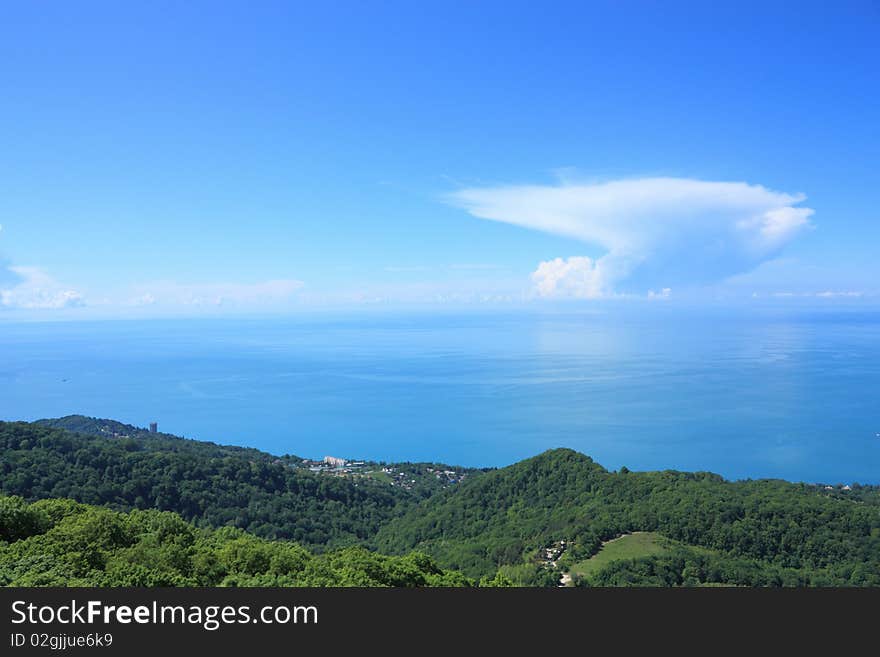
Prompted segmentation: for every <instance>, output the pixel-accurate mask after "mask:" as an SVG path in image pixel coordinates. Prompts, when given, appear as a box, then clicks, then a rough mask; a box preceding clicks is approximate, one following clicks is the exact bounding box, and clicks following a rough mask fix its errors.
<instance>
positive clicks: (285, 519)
mask: <svg viewBox="0 0 880 657" xmlns="http://www.w3.org/2000/svg"><path fill="white" fill-rule="evenodd" d="M120 426H125V425H120ZM0 454H2V459H0V492H2V493H7V494H12V495H21V496H22V497H24V498H26V499H28V500H38V499H43V498H52V497H65V498H71V499H75V500H77V501H79V502H84V503H87V504H100V505H105V506H108V507H110V508H113V509H118V510H128V509H159V510H162V511H174V512H177V513H179V514H180V515H181V516H183V517H184V518H185V519H187V520H192V521H194V522H195V523H196V524H199V525H203V526H212V527H223V526H233V527H238V528H240V529H245V530H247V531H249V532H251V533H253V534H256V535H258V536H262V537H265V538H284V539H292V540H296V541H299V542H301V543H303V544H305V545H309V546H312V547H314V548H318V549H326V548H327V547H333V546H342V545H351V544H356V543H360V542H363V541H365V540H367V539H369V538H371V537H372V536H373V535H374V534H375V533H376V531H377V530H378V528H379V527H380V526H381V525H382V524H383V523H385V522H387V521H388V520H389V519H390V518H391V517H392V516H393V515H395V514H398V513H400V510H401V506H407V505H410V504H412V503H413V502H414V501H415V499H416V498H415V497H414V496H413V495H411V494H409V493H408V492H407V491H405V490H403V489H399V488H394V487H391V486H388V485H385V484H382V483H381V482H374V481H368V480H364V481H358V482H356V481H352V480H350V479H347V478H341V477H329V476H319V475H316V474H313V473H311V472H309V471H308V470H304V469H302V468H296V467H293V466H292V465H291V463H290V459H289V458H278V457H275V456H272V455H270V454H266V453H265V452H260V451H258V450H254V449H243V448H238V447H225V446H220V445H215V444H213V443H203V442H198V441H194V440H184V439H182V438H177V437H174V436H168V435H165V434H150V433H148V432H144V431H142V430H139V431H137V432H130V433H125V434H119V435H115V434H112V433H110V434H107V435H94V434H91V433H89V434H86V433H74V432H71V431H67V430H65V429H58V428H52V427H49V426H45V425H39V424H28V423H23V422H0Z"/></svg>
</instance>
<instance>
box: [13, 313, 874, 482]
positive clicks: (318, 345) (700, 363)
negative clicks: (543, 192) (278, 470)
mask: <svg viewBox="0 0 880 657" xmlns="http://www.w3.org/2000/svg"><path fill="white" fill-rule="evenodd" d="M878 390H880V315H878V314H856V313H846V314H841V315H832V314H814V315H810V314H790V315H783V314H776V315H770V314H767V315H761V316H754V315H753V316H737V315H735V314H733V313H729V314H727V315H722V314H716V315H714V316H708V315H705V316H695V315H693V314H687V315H685V314H679V313H673V312H660V311H653V310H651V311H650V312H647V313H646V314H644V315H642V316H637V315H635V314H632V313H629V314H616V315H614V314H612V315H602V314H574V313H573V314H547V315H538V314H527V313H518V314H468V315H460V316H453V315H429V314H423V315H418V314H413V315H390V314H387V315H372V316H366V317H364V316H362V317H358V318H355V317H349V318H346V317H330V316H318V317H310V318H298V319H284V320H278V319H276V320H247V321H245V320H218V319H213V320H163V321H158V320H156V321H115V322H109V321H108V322H94V323H92V322H71V323H10V322H4V323H2V324H0V391H2V394H0V418H2V419H23V420H33V419H37V418H41V417H55V416H60V415H66V414H71V413H82V414H86V415H93V416H99V417H109V418H115V419H119V420H122V421H124V422H130V423H133V424H137V425H140V426H145V425H146V424H147V423H148V422H151V421H158V422H159V427H160V429H161V430H164V431H167V432H170V433H176V434H179V435H185V436H187V437H192V438H198V439H203V440H213V441H216V442H221V443H231V444H240V445H250V446H255V447H259V448H261V449H264V450H268V451H270V452H274V453H293V454H299V455H302V456H310V457H322V456H324V455H336V456H347V457H357V458H367V459H375V460H398V461H399V460H432V461H443V462H450V463H458V464H464V465H475V466H485V465H493V466H497V465H505V464H508V463H511V462H514V461H516V460H518V459H521V458H524V457H528V456H531V455H534V454H536V453H538V452H540V451H542V450H545V449H548V448H551V447H560V446H565V447H571V448H574V449H577V450H579V451H582V452H584V453H586V454H589V455H590V456H592V457H593V458H594V459H596V460H597V461H599V462H600V463H602V464H603V465H605V466H606V467H609V468H613V469H616V468H618V467H620V466H621V465H626V466H627V467H629V468H630V469H664V468H675V469H686V470H711V471H714V472H718V473H721V474H723V475H725V476H726V477H729V478H745V477H753V478H757V477H783V478H786V479H792V480H804V481H822V482H829V483H838V482H842V483H851V482H855V481H859V482H862V483H877V482H880V438H878V437H877V434H878V433H880V404H878Z"/></svg>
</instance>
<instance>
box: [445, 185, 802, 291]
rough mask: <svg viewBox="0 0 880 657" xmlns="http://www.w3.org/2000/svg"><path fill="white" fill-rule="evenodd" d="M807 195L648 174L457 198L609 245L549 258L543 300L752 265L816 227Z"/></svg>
mask: <svg viewBox="0 0 880 657" xmlns="http://www.w3.org/2000/svg"><path fill="white" fill-rule="evenodd" d="M804 198H805V197H804V196H803V195H800V194H787V193H784V192H776V191H772V190H769V189H767V188H765V187H762V186H760V185H750V184H747V183H742V182H707V181H702V180H693V179H687V178H641V179H633V180H615V181H610V182H605V183H596V184H577V183H571V182H563V183H562V184H559V185H545V186H540V185H512V186H500V187H485V188H470V189H463V190H460V191H459V192H456V193H455V194H453V195H452V196H451V197H450V200H451V202H453V203H454V204H456V205H459V206H461V207H463V208H464V209H466V210H467V211H468V212H470V213H471V214H472V215H474V216H475V217H479V218H481V219H488V220H492V221H500V222H505V223H510V224H514V225H517V226H522V227H525V228H531V229H534V230H539V231H543V232H546V233H552V234H555V235H561V236H564V237H570V238H573V239H576V240H579V241H582V242H585V243H587V244H591V245H593V246H595V247H597V248H599V249H601V250H603V251H604V254H602V255H600V256H599V257H597V258H595V259H592V258H587V259H581V258H569V259H568V260H567V261H564V260H561V259H558V258H557V259H556V260H550V261H548V262H542V263H541V264H540V265H539V266H538V269H537V270H536V271H535V272H534V273H533V274H532V277H533V279H534V280H535V284H536V288H537V291H538V293H539V294H545V295H546V296H559V295H562V296H566V295H568V296H607V295H608V294H610V293H611V292H612V291H613V290H618V289H622V290H624V291H634V292H638V293H644V291H645V290H646V289H647V288H655V289H656V288H660V289H662V288H664V287H667V286H672V285H676V284H699V283H708V282H713V281H718V280H722V279H725V278H727V277H729V276H733V275H735V274H739V273H742V272H746V271H749V270H751V269H752V268H754V267H755V266H757V265H759V264H760V263H762V262H764V261H766V260H769V259H770V258H772V257H774V256H775V255H776V254H777V253H779V251H780V250H781V249H782V247H783V246H785V244H787V243H788V242H790V241H791V240H792V239H793V238H794V237H795V236H796V235H797V234H798V233H799V232H800V231H801V230H803V229H804V228H805V227H806V226H807V225H809V217H810V216H811V215H812V214H813V210H811V209H810V208H805V207H795V206H797V205H798V204H799V203H801V202H802V201H803V200H804Z"/></svg>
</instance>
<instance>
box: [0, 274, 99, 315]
mask: <svg viewBox="0 0 880 657" xmlns="http://www.w3.org/2000/svg"><path fill="white" fill-rule="evenodd" d="M7 269H8V271H9V272H11V273H12V274H13V275H14V276H15V281H14V284H13V285H11V286H10V287H6V288H5V289H0V306H2V307H5V308H22V309H53V308H54V309H57V308H76V307H79V306H84V305H85V299H84V298H83V296H82V295H81V294H80V293H79V292H77V291H76V290H71V289H67V288H65V287H63V286H61V285H60V284H59V283H58V282H57V281H55V280H54V279H53V278H52V277H51V276H49V275H48V274H47V273H46V272H44V271H43V270H42V269H40V268H38V267H15V266H13V267H8V268H7Z"/></svg>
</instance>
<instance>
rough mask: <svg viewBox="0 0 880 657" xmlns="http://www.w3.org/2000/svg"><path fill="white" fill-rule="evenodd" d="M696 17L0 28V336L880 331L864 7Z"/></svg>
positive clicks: (63, 17)
mask: <svg viewBox="0 0 880 657" xmlns="http://www.w3.org/2000/svg"><path fill="white" fill-rule="evenodd" d="M719 4H720V3H675V2H670V3H647V2H645V3H639V2H627V3H622V2H607V3H606V2H598V3H583V2H575V3H553V2H541V3H537V2H531V3H517V2H499V3H494V2H479V3H450V2H440V3H429V2H418V3H413V2H409V3H395V2H382V3H379V2H357V3H355V2H352V3H332V4H331V3H314V4H305V3H293V2H285V3H271V2H261V3H244V2H241V3H233V2H230V3H222V4H219V5H218V4H217V3H199V2H191V3H185V4H184V3H176V2H167V3H164V2H155V3H149V4H148V5H147V4H144V6H136V5H135V4H134V3H111V2H106V3H97V2H82V3H62V2H50V3H16V4H12V3H6V4H4V6H3V7H2V8H0V85H2V89H3V90H4V91H3V96H2V102H0V224H2V229H0V316H2V315H3V314H5V315H7V316H21V315H25V314H26V315H36V316H39V317H49V316H56V315H58V316H61V315H63V316H65V317H67V316H83V317H97V316H128V315H145V316H148V315H162V314H175V313H181V314H191V313H194V314H198V313H217V312H221V313H225V312H235V313H239V312H240V313H248V312H288V311H297V310H301V309H309V308H321V307H372V306H377V305H378V306H386V305H391V306H396V305H400V306H407V305H419V306H429V307H434V306H444V307H445V306H449V305H455V304H464V305H470V304H480V305H484V304H489V305H493V304H501V305H540V304H542V303H557V302H565V303H572V304H584V305H588V304H591V303H603V302H607V301H608V300H623V301H627V302H630V301H631V302H633V303H638V302H642V301H645V300H657V299H664V300H678V301H680V302H682V303H705V302H706V301H707V300H711V301H712V302H713V303H719V302H720V303H724V302H725V301H726V300H729V301H731V302H734V301H736V302H743V303H758V302H762V303H778V304H785V303H794V302H797V303H810V304H817V305H822V304H831V303H836V304H842V303H846V304H870V303H876V301H877V297H878V294H880V284H878V283H877V281H880V259H878V258H877V257H876V253H877V246H878V244H880V221H878V220H880V216H878V210H877V208H878V205H880V191H878V190H880V184H878V183H880V173H878V166H877V163H878V162H880V125H878V123H880V121H878V119H880V84H878V70H880V46H878V43H880V40H878V38H877V35H878V32H880V9H878V5H877V4H876V3H872V2H844V3H837V4H836V5H834V6H832V5H828V3H798V6H797V7H795V6H794V5H792V3H787V2H780V3H768V2H761V3H754V4H751V5H750V4H748V3H744V2H736V3H729V4H727V5H726V6H719ZM257 5H258V6H257Z"/></svg>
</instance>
